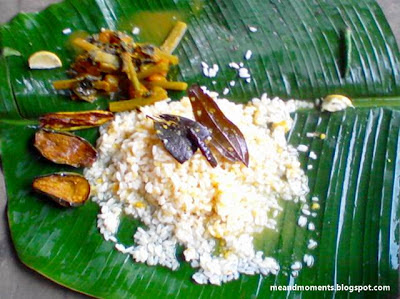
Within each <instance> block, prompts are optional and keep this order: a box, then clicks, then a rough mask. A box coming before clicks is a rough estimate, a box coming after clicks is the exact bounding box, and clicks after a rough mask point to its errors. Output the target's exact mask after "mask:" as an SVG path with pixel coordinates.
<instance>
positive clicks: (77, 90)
mask: <svg viewBox="0 0 400 299" xmlns="http://www.w3.org/2000/svg"><path fill="white" fill-rule="evenodd" d="M72 91H73V92H74V94H75V96H77V97H78V98H79V99H81V100H84V101H86V102H89V103H92V102H93V101H94V100H96V96H97V90H96V89H95V88H94V86H93V82H92V80H90V79H89V78H87V77H86V78H84V79H83V80H79V81H78V82H77V83H76V84H75V85H74V87H73V88H72Z"/></svg>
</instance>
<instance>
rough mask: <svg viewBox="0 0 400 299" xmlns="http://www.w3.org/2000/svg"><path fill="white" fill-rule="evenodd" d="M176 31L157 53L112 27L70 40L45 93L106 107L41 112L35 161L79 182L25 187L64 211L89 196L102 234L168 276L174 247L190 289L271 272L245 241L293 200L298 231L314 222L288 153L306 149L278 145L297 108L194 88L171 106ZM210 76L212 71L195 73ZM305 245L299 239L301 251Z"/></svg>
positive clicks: (296, 267) (49, 178)
mask: <svg viewBox="0 0 400 299" xmlns="http://www.w3.org/2000/svg"><path fill="white" fill-rule="evenodd" d="M185 29H186V25H185V24H184V23H181V22H178V23H177V25H176V26H175V27H174V29H173V30H172V32H171V34H170V36H169V37H168V38H167V40H166V41H165V43H164V44H163V45H162V46H161V47H159V48H158V47H156V46H153V45H149V44H141V43H136V42H134V40H133V38H132V37H130V36H128V35H126V34H124V33H122V32H117V31H111V30H102V31H101V32H100V33H99V34H94V35H91V36H88V37H87V38H85V39H83V38H75V39H74V40H73V43H74V45H75V46H77V47H78V48H80V49H81V53H80V54H79V55H78V56H77V58H76V60H75V62H74V63H73V64H72V66H71V69H70V71H69V74H70V75H71V79H68V80H62V81H55V82H54V87H55V88H56V89H68V90H70V91H71V95H72V98H73V99H79V100H84V101H88V102H93V101H95V100H96V98H97V97H98V96H100V95H106V96H109V97H110V98H111V101H110V103H109V110H110V111H111V112H110V111H101V110H91V111H79V112H57V113H49V114H46V115H43V116H42V117H40V119H39V121H40V127H41V128H40V129H39V130H38V132H37V133H36V136H35V144H34V145H35V147H36V148H37V149H38V151H39V152H40V153H41V154H42V156H43V157H45V158H46V159H48V160H50V161H52V162H54V163H57V164H65V165H70V166H73V167H85V169H84V177H82V176H80V175H79V174H74V173H55V174H49V175H46V176H42V177H38V178H36V179H35V180H34V182H33V188H34V189H35V190H36V191H38V192H41V193H43V194H45V195H47V196H49V197H50V198H51V199H53V200H55V201H56V202H58V203H59V204H60V205H63V206H66V207H75V206H79V205H81V204H83V203H84V202H85V201H86V200H87V199H88V198H89V193H90V192H91V193H90V195H91V196H92V200H93V201H94V202H96V203H97V204H98V205H99V206H100V207H101V209H100V213H99V215H98V228H99V230H100V232H101V234H102V235H103V236H104V238H105V239H106V240H107V241H111V242H114V243H115V248H116V249H117V250H119V251H121V252H123V253H125V254H129V255H131V257H132V258H133V260H135V261H136V262H142V263H146V264H148V265H162V266H165V267H168V268H170V269H172V270H176V269H178V267H179V262H178V256H177V253H176V250H177V246H182V247H183V248H184V250H183V258H184V260H185V261H187V262H189V263H190V265H191V266H192V267H193V268H196V269H197V272H196V273H195V274H194V275H193V280H194V281H195V282H197V283H199V284H206V283H211V284H216V285H220V284H221V283H224V282H228V281H231V280H234V279H237V278H238V277H239V275H240V274H248V275H253V274H262V275H269V274H274V275H276V274H277V273H278V272H279V271H280V265H279V261H278V260H276V259H275V258H273V257H270V256H265V255H264V253H263V252H262V251H260V250H258V249H257V248H256V246H255V244H254V238H255V236H256V235H260V234H265V233H268V232H277V230H278V227H279V225H278V223H279V221H282V219H281V214H282V211H283V203H284V202H285V201H291V202H293V203H294V204H298V205H301V208H302V211H303V213H302V215H301V216H300V218H299V219H298V225H299V226H300V227H306V226H307V228H308V229H309V230H314V229H315V225H314V223H313V222H312V218H311V219H308V217H315V216H316V210H318V207H319V205H318V203H317V201H318V199H317V198H313V203H312V205H311V203H310V204H308V203H307V202H306V196H307V194H308V192H309V188H308V180H307V176H306V175H305V172H304V171H303V169H302V167H301V165H300V162H299V158H298V155H299V152H304V151H307V148H304V147H305V146H304V145H300V146H299V147H298V148H294V147H293V146H291V145H290V144H288V142H287V140H286V133H287V132H288V131H289V130H290V128H291V126H292V124H293V120H292V119H291V116H290V113H292V112H294V111H295V110H296V109H297V108H298V107H301V106H304V103H303V102H300V101H295V100H290V101H283V100H281V99H279V98H274V99H270V98H268V97H267V95H266V94H264V95H262V96H261V98H260V99H257V98H256V99H253V100H251V101H249V103H248V104H235V103H233V102H231V101H229V100H227V99H221V98H218V94H216V93H215V92H210V91H208V90H207V89H206V88H205V87H200V86H198V85H193V86H191V87H190V88H189V89H188V92H187V95H188V96H187V97H184V98H182V99H181V100H180V101H171V100H170V99H169V98H168V94H167V92H166V90H167V89H174V90H185V89H186V88H187V84H186V83H184V82H174V81H168V80H167V74H168V71H169V69H170V67H171V66H173V65H176V64H177V63H178V57H176V56H174V55H172V54H171V53H172V51H173V50H174V49H175V48H176V46H177V45H178V43H179V41H180V39H181V38H182V35H183V34H184V32H185ZM41 55H43V54H41ZM37 56H38V55H37ZM247 56H249V55H247ZM53 60H54V59H53ZM34 62H35V63H36V66H37V67H41V68H44V67H43V64H40V63H37V61H34ZM39 62H40V61H39ZM57 65H58V64H57ZM205 67H206V66H204V65H203V68H205ZM207 68H208V66H207ZM217 71H218V68H217V69H216V68H215V67H214V66H213V68H212V69H207V71H206V73H207V74H208V75H210V74H211V75H213V74H212V73H213V72H214V73H216V72H217ZM203 72H204V69H203ZM244 78H245V79H246V82H248V79H249V78H248V77H247V75H246V76H245V77H244ZM224 94H226V93H225V92H224ZM343 99H344V97H341V96H338V95H337V96H332V97H331V98H330V99H329V101H328V100H327V101H325V102H324V103H323V107H324V109H325V110H327V111H337V110H341V109H344V108H345V107H347V106H351V101H350V100H348V101H347V102H344V101H343ZM346 99H347V98H346ZM342 102H343V103H345V104H341V103H342ZM331 106H332V107H331ZM112 112H119V113H116V114H115V115H114V114H113V113H112ZM95 126H100V137H99V139H98V140H97V149H95V148H93V147H92V146H91V145H90V143H88V142H87V141H86V140H84V139H83V138H81V137H79V136H77V135H74V134H72V133H69V132H65V131H74V130H80V129H85V128H91V127H95ZM321 138H322V137H321ZM312 155H313V152H310V158H311V159H314V158H316V157H314V156H312ZM314 155H315V154H314ZM123 215H125V216H126V215H127V216H129V217H132V218H135V219H138V220H140V221H141V223H142V226H140V227H139V228H137V229H136V230H135V231H134V232H132V234H133V240H132V241H133V245H132V246H124V245H123V244H122V243H121V242H120V241H119V240H118V229H119V225H120V221H121V217H122V216H123ZM316 246H317V243H316V242H315V241H314V240H311V239H310V240H309V244H308V249H309V250H312V249H314V248H315V247H316ZM303 263H304V264H305V265H307V266H309V267H311V266H312V265H313V263H314V258H313V256H312V255H311V254H305V255H304V260H303V261H293V265H292V266H291V270H292V273H291V274H292V276H296V275H298V273H299V271H300V269H301V267H302V265H303Z"/></svg>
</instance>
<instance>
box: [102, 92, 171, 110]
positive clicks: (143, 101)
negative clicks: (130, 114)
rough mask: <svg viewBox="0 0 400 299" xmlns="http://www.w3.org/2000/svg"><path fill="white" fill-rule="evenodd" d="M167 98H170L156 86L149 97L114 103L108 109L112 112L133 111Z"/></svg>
mask: <svg viewBox="0 0 400 299" xmlns="http://www.w3.org/2000/svg"><path fill="white" fill-rule="evenodd" d="M166 98H168V94H167V92H166V91H165V90H164V89H162V88H160V87H158V86H154V88H153V89H152V90H151V95H150V96H149V97H141V98H135V99H132V100H127V101H113V102H110V103H109V104H108V109H109V110H110V111H112V112H122V111H127V110H133V109H137V108H139V107H142V106H147V105H152V104H154V103H156V102H159V101H162V100H165V99H166Z"/></svg>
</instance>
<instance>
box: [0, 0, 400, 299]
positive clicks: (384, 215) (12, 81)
mask: <svg viewBox="0 0 400 299" xmlns="http://www.w3.org/2000/svg"><path fill="white" fill-rule="evenodd" d="M176 19H181V20H184V21H186V22H187V23H188V25H189V30H188V32H187V34H186V36H185V38H184V39H183V41H182V43H181V44H180V45H179V47H178V49H177V50H176V54H177V55H178V56H179V57H180V60H181V63H180V65H179V67H177V68H176V69H175V70H174V72H173V74H172V78H174V79H179V80H184V81H187V82H188V83H189V84H190V83H195V82H199V83H200V84H204V85H207V86H208V87H209V88H210V89H214V90H216V91H219V92H221V91H222V90H223V89H224V88H225V87H229V88H230V93H229V95H228V96H229V97H230V99H231V100H233V101H238V102H245V101H248V100H249V99H251V98H253V97H256V96H260V94H261V93H263V92H267V93H268V94H269V95H270V96H279V97H282V98H285V99H288V98H299V99H316V98H320V97H323V96H325V95H327V94H331V93H340V94H345V95H348V96H350V97H352V98H354V99H355V104H356V106H358V107H357V108H356V109H354V110H353V109H352V110H347V111H345V112H339V113H334V114H327V113H320V112H317V111H311V110H310V111H300V112H297V113H295V114H294V115H293V117H294V119H295V125H294V128H293V129H292V131H291V132H290V133H289V139H290V143H291V144H293V145H298V144H305V145H308V146H309V147H310V150H311V151H314V152H315V153H316V154H317V156H318V158H317V159H316V160H313V159H311V158H310V157H309V154H301V155H300V161H301V163H302V165H303V167H304V169H305V171H306V172H307V175H308V177H309V185H310V189H311V192H310V195H309V198H311V197H312V196H317V197H318V198H319V199H320V204H321V210H320V212H319V213H318V215H317V217H316V218H315V225H316V230H315V231H309V230H305V229H303V228H300V227H299V226H298V225H297V224H296V222H297V218H298V216H299V215H300V206H299V205H294V204H291V203H285V207H284V215H283V216H282V218H281V219H280V221H279V223H278V226H279V233H277V234H271V235H270V236H268V237H263V238H260V239H258V240H257V246H258V247H259V248H260V249H262V250H264V252H265V253H266V254H267V255H272V256H274V257H276V258H277V259H278V260H279V262H280V264H281V271H280V272H279V274H278V275H277V276H268V277H263V276H246V275H243V276H241V277H240V279H239V280H237V281H233V282H229V283H226V284H224V285H222V286H210V285H205V286H204V285H197V284H195V283H194V282H193V281H192V280H191V275H192V274H193V273H194V271H195V270H194V269H191V268H190V267H189V266H188V265H187V264H186V263H184V262H182V263H181V267H180V269H179V270H178V271H170V270H169V269H166V268H163V267H149V266H146V265H143V264H139V263H134V262H133V261H132V259H131V258H129V257H128V256H126V255H123V254H121V253H119V252H117V251H116V250H114V248H113V244H112V243H109V242H105V241H104V240H103V239H102V237H101V235H100V233H99V232H98V230H97V228H96V214H97V212H98V207H97V205H95V204H94V203H91V202H88V203H87V204H85V205H84V206H83V207H80V208H77V209H62V208H59V207H57V206H56V205H54V204H52V203H50V202H48V201H46V200H45V199H44V198H42V197H41V196H39V195H37V194H35V193H33V192H32V190H31V187H30V186H31V182H32V180H33V178H34V177H36V176H38V175H42V174H47V173H52V172H56V171H64V170H68V171H70V170H72V169H71V168H68V167H64V166H58V165H54V164H52V163H50V162H48V161H46V160H45V159H44V158H42V157H40V155H39V154H38V153H37V152H36V151H35V150H34V148H33V146H32V138H33V135H34V132H35V130H36V124H37V122H36V119H37V117H38V116H39V115H41V114H43V113H45V112H50V111H67V110H71V111H76V110H86V109H93V108H105V107H106V103H107V102H106V100H105V99H100V100H98V101H97V102H95V103H94V104H89V103H83V102H73V101H71V100H70V99H69V98H68V97H67V96H65V95H62V94H60V93H58V92H56V91H55V90H54V89H53V88H52V85H51V82H52V81H53V80H57V79H62V78H66V75H65V70H66V69H67V68H68V65H69V64H70V62H71V61H72V60H73V58H74V52H73V49H72V48H71V46H70V43H69V39H70V37H69V36H68V35H65V34H63V33H62V30H63V29H65V28H71V29H72V31H74V32H75V31H78V30H84V31H88V32H98V31H99V30H100V28H102V27H106V28H111V29H119V30H125V31H127V32H130V31H131V30H132V28H133V26H138V27H140V28H141V31H140V34H139V35H138V36H137V37H136V39H137V40H139V41H150V42H153V43H155V44H160V43H161V41H162V40H163V39H164V38H165V36H166V35H167V33H168V31H169V30H170V29H171V27H172V26H173V23H174V22H175V20H176ZM249 26H254V27H256V28H257V32H251V31H250V30H249V28H248V27H249ZM347 27H348V28H351V30H352V32H353V35H352V46H353V47H352V48H353V51H352V55H351V60H350V61H349V66H350V73H349V75H348V76H346V77H345V78H343V77H342V74H343V64H344V57H343V56H344V53H343V38H342V33H343V30H344V29H345V28H347ZM0 47H1V48H5V47H7V48H8V49H14V50H17V51H18V52H19V53H20V54H21V55H20V56H18V55H13V54H12V53H15V52H13V51H4V52H3V55H2V56H0V133H1V135H0V150H1V159H2V167H3V171H4V176H5V181H6V189H7V197H8V210H7V212H8V220H9V226H10V231H11V236H12V240H13V242H14V245H15V248H16V251H17V253H18V256H19V258H20V259H21V261H22V262H23V263H24V264H26V265H27V266H28V267H30V268H32V269H34V270H35V271H37V272H39V273H41V274H42V275H44V276H46V277H48V278H49V279H51V280H53V281H55V282H57V283H59V284H61V285H64V286H66V287H68V288H71V289H73V290H76V291H79V292H82V293H85V294H88V295H91V296H95V297H105V298H157V297H159V298H218V297H226V298H257V297H259V298H281V297H282V298H283V297H304V298H314V297H316V296H318V297H321V298H322V297H331V296H338V297H348V296H350V297H352V296H354V297H368V296H369V297H384V298H387V297H396V296H398V295H399V287H398V281H399V244H400V240H399V239H400V237H399V236H400V207H399V197H400V186H399V177H400V156H399V155H398V148H399V146H400V136H399V129H400V111H398V109H397V108H396V107H398V106H399V103H400V77H399V76H400V63H399V59H400V53H399V51H398V48H397V45H396V42H395V39H394V37H393V34H392V32H391V30H390V28H389V26H388V24H387V22H386V20H385V17H384V15H383V13H382V11H381V9H380V8H379V6H378V4H377V3H376V2H375V1H374V0H296V1H294V0H293V1H292V0H289V1H288V0H286V1H283V0H269V1H266V0H212V1H205V0H175V1H174V0H154V1H147V0H136V1H134V0H67V1H65V2H62V3H60V4H55V5H52V6H50V7H49V8H48V9H46V10H44V11H42V12H40V13H36V14H24V13H22V14H19V15H18V16H16V17H15V18H14V19H13V20H12V21H11V22H10V23H8V24H5V25H3V26H2V27H0ZM38 50H49V51H52V52H55V53H57V55H58V56H59V57H60V58H61V59H62V61H63V64H64V67H63V68H61V69H54V70H43V71H39V70H34V71H33V70H29V68H28V67H27V58H28V57H29V55H30V54H32V53H34V52H35V51H38ZM247 50H252V52H253V57H252V58H251V59H250V60H249V61H245V64H246V66H248V68H249V69H250V72H251V75H252V81H251V82H250V83H246V82H245V81H244V80H242V79H239V78H237V76H236V73H235V72H234V71H233V70H232V69H230V68H229V67H228V66H227V65H228V63H229V62H231V61H235V62H239V61H244V59H243V55H244V53H245V52H246V51H247ZM7 53H9V54H7ZM201 61H205V62H206V63H208V64H213V63H216V64H218V65H219V66H220V71H219V73H218V75H217V77H216V78H215V81H216V82H215V84H214V83H213V82H212V81H213V80H214V79H210V78H206V77H204V76H203V75H202V72H201V66H200V64H201ZM230 80H236V82H237V84H236V85H235V86H234V87H231V86H229V84H228V83H229V81H230ZM181 95H182V94H180V93H173V94H171V96H172V97H173V98H174V99H178V98H180V96H181ZM314 131H316V132H320V133H325V134H326V136H327V138H326V139H324V140H322V139H319V138H318V139H313V138H307V137H306V132H314ZM79 134H80V135H81V136H83V137H85V138H87V139H89V140H91V141H92V142H94V141H95V140H96V137H97V136H98V133H97V131H96V130H94V129H93V130H85V131H81V132H79ZM308 164H310V165H312V166H313V168H312V169H307V168H306V165H308ZM137 225H140V224H138V223H137V222H134V221H131V220H129V219H124V221H123V222H122V226H121V228H120V231H119V233H118V237H119V239H120V240H121V242H123V243H125V244H126V245H129V244H131V243H132V242H133V240H132V232H133V229H134V228H135V227H136V226H137ZM310 238H313V239H315V240H317V241H318V244H319V245H318V247H317V248H316V249H315V250H313V251H310V250H308V249H307V241H308V240H309V239H310ZM305 253H310V254H312V255H313V256H314V257H315V265H314V266H313V267H312V268H307V267H304V269H303V270H302V271H301V272H300V274H299V276H298V277H292V276H290V272H291V271H290V265H291V264H292V263H293V261H296V260H299V261H301V260H302V257H303V255H304V254H305ZM296 284H297V285H300V286H309V285H319V286H324V285H336V284H339V285H341V284H344V285H353V286H355V285H372V286H374V285H387V286H390V288H391V290H390V291H388V292H363V293H357V292H355V293H352V294H349V293H348V292H342V291H337V292H333V291H329V290H327V291H324V292H309V291H296V292H290V291H271V289H270V286H274V285H275V286H293V285H296Z"/></svg>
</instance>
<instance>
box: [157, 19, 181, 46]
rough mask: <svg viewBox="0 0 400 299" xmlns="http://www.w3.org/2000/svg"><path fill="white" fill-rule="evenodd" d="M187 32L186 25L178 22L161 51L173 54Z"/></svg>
mask: <svg viewBox="0 0 400 299" xmlns="http://www.w3.org/2000/svg"><path fill="white" fill-rule="evenodd" d="M186 30H187V25H186V23H184V22H180V21H178V22H176V24H175V26H174V28H172V30H171V32H170V34H169V35H168V37H167V39H166V40H165V41H164V43H163V45H162V46H161V50H163V51H165V52H167V53H172V52H173V51H174V50H175V49H176V47H177V46H178V45H179V43H180V42H181V40H182V38H183V36H184V35H185V33H186Z"/></svg>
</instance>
